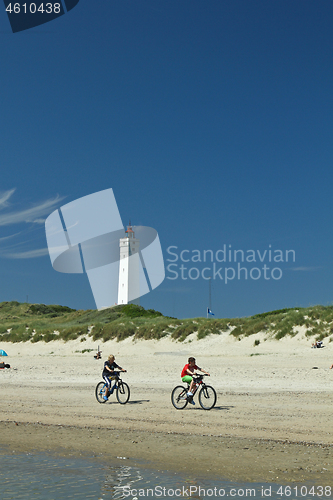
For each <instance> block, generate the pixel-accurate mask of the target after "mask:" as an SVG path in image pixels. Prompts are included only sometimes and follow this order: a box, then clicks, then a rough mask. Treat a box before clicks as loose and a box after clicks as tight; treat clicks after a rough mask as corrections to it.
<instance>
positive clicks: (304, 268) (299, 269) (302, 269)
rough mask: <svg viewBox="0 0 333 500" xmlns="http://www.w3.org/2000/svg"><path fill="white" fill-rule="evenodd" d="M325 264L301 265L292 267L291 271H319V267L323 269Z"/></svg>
mask: <svg viewBox="0 0 333 500" xmlns="http://www.w3.org/2000/svg"><path fill="white" fill-rule="evenodd" d="M322 268H323V266H308V267H306V266H303V267H302V266H300V267H290V268H289V269H290V270H291V271H317V269H322Z"/></svg>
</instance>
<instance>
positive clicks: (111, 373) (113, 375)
mask: <svg viewBox="0 0 333 500" xmlns="http://www.w3.org/2000/svg"><path fill="white" fill-rule="evenodd" d="M116 368H118V370H119V371H120V372H126V370H123V368H122V367H121V366H119V365H117V363H116V362H115V357H114V356H113V354H110V356H109V357H108V360H107V361H105V363H104V369H103V373H102V377H103V379H104V380H105V383H106V384H107V389H106V392H105V396H103V399H104V400H105V401H107V400H108V398H109V395H110V394H112V393H113V389H114V386H113V388H112V389H111V390H110V387H111V380H116V382H115V385H116V383H117V380H118V372H116V371H115V369H116Z"/></svg>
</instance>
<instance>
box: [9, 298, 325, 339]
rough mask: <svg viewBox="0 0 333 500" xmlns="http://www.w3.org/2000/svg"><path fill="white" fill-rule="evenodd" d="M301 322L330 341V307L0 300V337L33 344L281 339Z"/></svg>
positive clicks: (307, 332) (312, 334)
mask: <svg viewBox="0 0 333 500" xmlns="http://www.w3.org/2000/svg"><path fill="white" fill-rule="evenodd" d="M300 327H304V328H305V335H306V336H307V337H308V338H309V340H310V338H312V339H313V340H323V339H325V338H326V337H329V340H328V341H330V339H332V338H333V337H332V334H333V306H321V305H318V306H313V307H308V308H290V309H280V310H276V311H271V312H264V313H260V314H256V315H254V316H251V317H247V318H231V319H230V318H223V319H217V318H216V319H215V318H214V319H206V318H200V317H199V318H189V319H176V318H170V317H167V316H163V315H162V314H161V313H160V312H158V311H154V310H153V309H148V310H146V309H144V308H143V307H140V306H136V305H134V304H127V305H124V306H115V307H112V308H109V309H104V310H101V311H96V310H87V311H83V310H79V311H77V310H75V309H70V308H69V307H66V306H60V305H45V304H27V303H19V302H2V303H0V340H2V341H4V342H27V341H30V342H33V343H36V342H41V341H43V342H51V341H53V340H59V339H62V340H64V341H68V340H75V339H78V338H80V339H81V340H82V341H84V340H85V339H89V338H91V339H92V340H93V341H98V340H101V341H103V342H105V341H107V340H112V339H115V340H118V341H120V340H124V339H125V338H128V337H132V338H136V339H146V340H148V339H161V338H163V337H165V336H170V338H171V339H173V340H175V341H178V342H184V341H186V339H187V338H188V337H189V335H192V334H195V335H196V338H198V339H203V338H204V337H206V336H207V335H211V334H214V335H220V334H221V333H227V334H230V335H232V336H233V337H235V338H237V339H239V340H241V339H242V338H244V337H249V336H250V335H255V334H257V333H259V332H263V333H265V335H266V337H267V338H268V337H270V338H273V339H276V340H279V339H281V338H284V337H286V336H289V337H293V336H294V335H296V334H297V332H298V330H299V328H300ZM254 345H259V344H258V343H257V344H254Z"/></svg>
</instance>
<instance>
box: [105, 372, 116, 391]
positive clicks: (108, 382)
mask: <svg viewBox="0 0 333 500" xmlns="http://www.w3.org/2000/svg"><path fill="white" fill-rule="evenodd" d="M118 378H119V376H118V373H117V372H114V374H112V375H103V379H104V381H105V383H106V385H107V386H108V389H110V387H111V382H112V381H113V380H118Z"/></svg>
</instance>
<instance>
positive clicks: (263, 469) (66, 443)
mask: <svg viewBox="0 0 333 500" xmlns="http://www.w3.org/2000/svg"><path fill="white" fill-rule="evenodd" d="M0 433H1V436H2V443H1V448H2V451H5V449H6V447H8V448H9V449H8V452H10V453H27V452H29V453H34V452H47V453H51V454H54V455H56V456H62V457H66V456H73V455H74V456H77V457H80V458H89V459H91V458H93V459H97V460H102V461H105V460H106V461H108V460H117V459H119V458H124V457H126V459H127V460H128V463H131V464H135V465H138V466H141V467H142V466H144V467H145V468H156V469H162V470H168V471H172V472H178V473H182V474H184V473H191V474H192V475H197V474H199V475H200V474H204V475H205V476H209V477H212V478H219V479H221V480H230V481H237V482H264V483H277V484H279V483H281V484H287V483H303V484H304V483H305V482H309V481H310V482H311V483H313V484H324V483H325V484H326V485H329V484H331V482H332V479H333V473H332V468H331V467H329V465H328V463H327V461H328V460H330V457H331V456H332V445H323V444H320V443H305V442H304V443H291V442H287V441H276V440H272V439H248V438H235V437H230V436H214V435H198V434H189V433H177V432H172V433H170V434H166V433H164V432H156V431H154V432H150V431H142V430H141V431H138V430H123V429H118V428H116V427H87V426H86V427H77V426H71V425H52V424H45V423H38V424H37V423H36V424H32V423H24V422H23V423H22V422H3V421H0ZM212 454H214V460H212ZM186 456H188V457H191V461H190V464H189V462H186V460H184V457H186ZM138 462H139V463H138ZM320 464H321V465H320ZM322 464H325V465H326V467H323V465H322ZM309 474H310V476H309Z"/></svg>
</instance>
